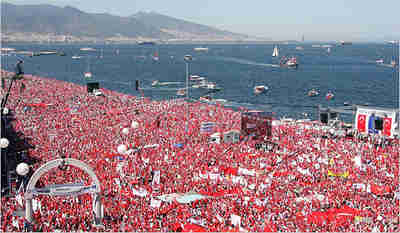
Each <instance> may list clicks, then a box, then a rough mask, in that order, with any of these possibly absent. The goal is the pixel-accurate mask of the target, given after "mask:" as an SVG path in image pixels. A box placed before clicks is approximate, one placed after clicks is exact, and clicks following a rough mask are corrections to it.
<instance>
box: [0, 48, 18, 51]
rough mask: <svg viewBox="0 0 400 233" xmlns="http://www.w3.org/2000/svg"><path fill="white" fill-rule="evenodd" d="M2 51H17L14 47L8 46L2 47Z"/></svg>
mask: <svg viewBox="0 0 400 233" xmlns="http://www.w3.org/2000/svg"><path fill="white" fill-rule="evenodd" d="M0 51H2V52H13V51H15V49H14V48H6V47H4V48H0Z"/></svg>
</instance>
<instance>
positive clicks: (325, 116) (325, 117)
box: [319, 112, 329, 124]
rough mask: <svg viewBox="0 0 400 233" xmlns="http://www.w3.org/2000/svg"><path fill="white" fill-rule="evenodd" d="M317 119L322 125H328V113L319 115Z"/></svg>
mask: <svg viewBox="0 0 400 233" xmlns="http://www.w3.org/2000/svg"><path fill="white" fill-rule="evenodd" d="M319 119H320V121H321V122H322V123H324V124H328V120H329V116H328V113H325V112H324V113H320V114H319Z"/></svg>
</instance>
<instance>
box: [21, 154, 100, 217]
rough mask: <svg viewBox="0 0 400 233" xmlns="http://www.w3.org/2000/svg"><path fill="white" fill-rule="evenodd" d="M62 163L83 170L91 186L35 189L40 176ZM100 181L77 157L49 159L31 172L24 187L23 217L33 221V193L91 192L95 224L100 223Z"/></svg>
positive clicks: (66, 193) (64, 193)
mask: <svg viewBox="0 0 400 233" xmlns="http://www.w3.org/2000/svg"><path fill="white" fill-rule="evenodd" d="M63 165H72V166H75V167H78V168H80V169H82V170H83V171H85V172H86V173H87V174H88V175H89V176H90V177H91V178H92V182H93V183H94V184H93V185H91V186H77V187H73V188H68V186H59V187H57V186H53V187H52V188H45V189H46V190H47V192H42V191H41V190H43V189H36V188H35V186H36V183H37V182H38V180H39V179H40V177H41V176H42V175H44V174H46V173H47V172H48V171H49V170H50V169H53V168H58V167H59V166H63ZM100 191H101V190H100V182H99V179H97V176H96V174H95V173H94V171H93V170H92V169H91V168H90V167H89V166H88V165H87V164H85V163H84V162H82V161H80V160H77V159H71V158H66V159H55V160H51V161H49V162H47V163H45V164H43V165H42V166H41V167H40V168H39V169H37V170H36V171H35V173H33V175H32V177H31V178H30V180H29V182H28V185H27V187H26V192H25V217H26V220H27V221H28V222H29V223H32V221H33V216H32V215H33V208H32V199H33V197H34V195H42V194H49V195H54V196H60V195H64V196H65V195H79V194H82V193H88V192H90V193H93V194H94V198H93V212H94V215H95V224H96V225H101V218H102V216H101V208H102V207H101V201H100Z"/></svg>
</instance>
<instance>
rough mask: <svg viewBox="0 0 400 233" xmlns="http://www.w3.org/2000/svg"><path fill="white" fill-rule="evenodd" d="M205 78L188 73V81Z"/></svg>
mask: <svg viewBox="0 0 400 233" xmlns="http://www.w3.org/2000/svg"><path fill="white" fill-rule="evenodd" d="M205 79H206V78H204V77H200V76H199V75H190V81H203V80H205Z"/></svg>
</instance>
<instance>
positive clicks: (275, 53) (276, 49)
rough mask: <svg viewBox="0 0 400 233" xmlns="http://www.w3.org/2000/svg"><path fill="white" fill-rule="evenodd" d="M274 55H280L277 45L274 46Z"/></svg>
mask: <svg viewBox="0 0 400 233" xmlns="http://www.w3.org/2000/svg"><path fill="white" fill-rule="evenodd" d="M272 56H273V57H277V56H279V50H278V47H277V46H275V47H274V51H273V52H272Z"/></svg>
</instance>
